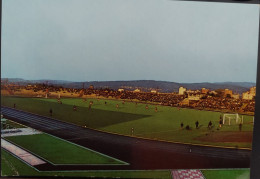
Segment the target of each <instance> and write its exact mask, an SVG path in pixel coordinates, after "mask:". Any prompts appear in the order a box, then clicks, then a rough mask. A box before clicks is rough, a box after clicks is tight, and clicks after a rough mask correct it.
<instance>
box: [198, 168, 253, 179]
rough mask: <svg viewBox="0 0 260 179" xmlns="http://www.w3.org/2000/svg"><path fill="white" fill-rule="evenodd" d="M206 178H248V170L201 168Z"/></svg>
mask: <svg viewBox="0 0 260 179" xmlns="http://www.w3.org/2000/svg"><path fill="white" fill-rule="evenodd" d="M202 173H203V175H204V176H205V177H206V179H249V178H250V170H249V169H240V170H236V169H234V170H202Z"/></svg>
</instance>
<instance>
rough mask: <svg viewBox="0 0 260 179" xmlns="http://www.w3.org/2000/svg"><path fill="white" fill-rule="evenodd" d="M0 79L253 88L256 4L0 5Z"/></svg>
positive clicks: (25, 0) (111, 1) (39, 0)
mask: <svg viewBox="0 0 260 179" xmlns="http://www.w3.org/2000/svg"><path fill="white" fill-rule="evenodd" d="M2 3H3V4H2V8H3V11H2V61H1V63H2V64H1V68H2V69H1V71H2V74H1V75H2V77H8V78H24V79H57V80H73V81H94V80H95V81H107V80H113V81H115V80H162V81H174V82H188V83H189V82H190V83H192V82H223V81H233V82H255V81H256V66H257V48H258V24H259V6H258V5H252V4H251V5H250V4H230V3H207V2H181V1H170V0H3V1H2Z"/></svg>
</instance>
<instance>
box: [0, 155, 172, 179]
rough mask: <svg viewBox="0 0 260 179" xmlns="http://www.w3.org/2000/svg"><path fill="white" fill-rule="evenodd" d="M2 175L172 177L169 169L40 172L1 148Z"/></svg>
mask: <svg viewBox="0 0 260 179" xmlns="http://www.w3.org/2000/svg"><path fill="white" fill-rule="evenodd" d="M1 176H9V177H10V176H20V177H21V176H45V177H46V176H67V177H69V176H70V177H71V176H72V177H77V176H78V177H104V178H105V177H114V178H162V179H170V178H171V172H170V171H169V170H139V171H67V172H62V171H53V172H40V171H37V170H35V169H34V168H32V167H30V166H29V165H26V164H25V163H23V162H22V161H21V160H19V159H17V158H16V157H14V156H12V155H11V154H9V153H8V152H6V151H4V150H1Z"/></svg>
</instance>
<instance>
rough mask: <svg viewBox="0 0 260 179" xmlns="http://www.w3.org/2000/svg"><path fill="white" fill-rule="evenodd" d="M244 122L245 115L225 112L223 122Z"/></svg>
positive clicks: (229, 123)
mask: <svg viewBox="0 0 260 179" xmlns="http://www.w3.org/2000/svg"><path fill="white" fill-rule="evenodd" d="M234 121H235V123H236V124H239V123H242V124H243V116H241V117H240V116H239V115H238V114H223V124H225V122H226V123H227V122H228V125H231V124H234Z"/></svg>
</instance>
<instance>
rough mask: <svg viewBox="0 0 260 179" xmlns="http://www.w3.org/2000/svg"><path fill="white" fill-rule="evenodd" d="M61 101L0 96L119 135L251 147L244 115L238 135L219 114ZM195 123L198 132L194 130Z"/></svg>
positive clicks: (249, 122) (27, 108)
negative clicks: (181, 126) (187, 127)
mask: <svg viewBox="0 0 260 179" xmlns="http://www.w3.org/2000/svg"><path fill="white" fill-rule="evenodd" d="M61 101H62V104H58V102H57V100H56V99H42V98H41V99H40V98H18V97H2V101H1V104H2V105H5V106H10V107H12V106H13V104H14V103H16V107H17V109H21V110H25V111H30V112H33V113H37V114H41V115H45V116H49V109H50V108H52V110H53V116H52V117H54V118H57V119H59V120H63V121H67V122H71V123H75V124H77V125H80V126H86V127H89V128H93V129H97V130H101V131H106V132H112V133H117V134H122V135H128V136H136V137H144V138H149V139H155V140H165V141H171V142H182V143H193V144H207V145H217V146H230V147H247V148H251V138H250V137H252V131H253V117H252V116H244V124H243V126H242V132H239V128H238V125H235V124H234V125H231V126H228V125H224V126H223V127H222V128H219V127H218V124H219V117H220V115H221V113H220V112H212V111H200V110H194V109H183V108H181V109H180V110H179V109H178V108H174V107H169V106H160V105H157V106H156V105H148V107H149V108H148V109H146V108H145V107H146V104H141V103H138V104H137V105H136V103H135V102H125V103H124V104H123V103H122V101H121V100H107V99H100V100H98V99H87V101H85V102H84V101H83V99H75V98H67V99H61ZM90 101H93V105H92V107H91V109H90V110H89V109H88V107H89V102H90ZM105 102H106V104H105ZM117 104H118V108H117V107H116V106H117ZM73 105H76V106H78V109H77V111H73ZM155 107H157V112H156V111H155ZM197 120H198V121H199V129H196V128H195V122H196V121H197ZM209 121H212V123H213V128H212V130H209V129H208V128H207V126H208V123H209ZM181 122H183V123H184V127H185V126H186V125H189V126H190V127H191V130H185V129H183V130H181V129H180V124H181ZM132 128H133V131H132ZM220 139H223V140H224V139H225V140H226V141H221V140H220ZM240 139H241V140H240ZM242 139H243V140H242Z"/></svg>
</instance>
